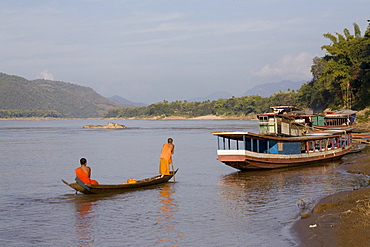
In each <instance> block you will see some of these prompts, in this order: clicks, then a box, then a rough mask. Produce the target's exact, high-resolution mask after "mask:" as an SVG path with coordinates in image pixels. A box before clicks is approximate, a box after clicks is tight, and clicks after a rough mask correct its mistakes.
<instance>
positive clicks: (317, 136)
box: [212, 130, 346, 142]
mask: <svg viewBox="0 0 370 247" xmlns="http://www.w3.org/2000/svg"><path fill="white" fill-rule="evenodd" d="M344 132H346V131H345V130H330V131H320V132H312V133H307V134H306V135H304V136H292V137H280V136H273V135H261V134H256V133H253V132H247V131H220V132H212V134H213V135H217V136H220V137H225V138H229V139H234V140H243V136H246V137H250V138H254V139H264V140H275V141H285V142H292V141H307V140H311V141H313V140H321V139H327V138H328V137H339V136H340V135H341V134H342V133H344Z"/></svg>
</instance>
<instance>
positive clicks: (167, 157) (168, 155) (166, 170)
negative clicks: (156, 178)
mask: <svg viewBox="0 0 370 247" xmlns="http://www.w3.org/2000/svg"><path fill="white" fill-rule="evenodd" d="M172 142H173V140H172V138H168V140H167V143H166V144H163V147H162V152H161V158H160V160H159V174H161V175H162V176H161V177H163V176H164V175H171V174H170V164H172V154H174V153H175V145H173V143H172Z"/></svg>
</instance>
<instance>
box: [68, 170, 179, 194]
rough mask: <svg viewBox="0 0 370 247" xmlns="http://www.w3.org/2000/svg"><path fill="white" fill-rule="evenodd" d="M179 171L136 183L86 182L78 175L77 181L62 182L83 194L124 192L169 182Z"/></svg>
mask: <svg viewBox="0 0 370 247" xmlns="http://www.w3.org/2000/svg"><path fill="white" fill-rule="evenodd" d="M177 171H178V169H177V170H176V171H171V175H165V176H163V177H162V178H161V176H160V175H158V176H154V177H151V178H145V179H141V180H137V181H136V183H123V184H85V183H84V182H82V181H81V180H80V179H79V178H78V177H76V178H75V180H76V182H75V183H68V182H66V181H65V180H63V179H62V182H63V183H65V184H66V185H68V186H69V187H71V188H72V189H74V190H76V193H77V191H78V192H81V193H83V194H108V193H122V192H125V191H128V190H132V189H136V188H142V187H147V186H151V185H156V184H161V183H166V182H168V181H169V180H170V179H171V178H172V177H173V176H174V175H175V174H176V172H177Z"/></svg>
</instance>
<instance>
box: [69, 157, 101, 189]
mask: <svg viewBox="0 0 370 247" xmlns="http://www.w3.org/2000/svg"><path fill="white" fill-rule="evenodd" d="M80 164H81V167H79V168H76V169H75V172H76V176H77V177H78V178H79V179H80V180H81V181H82V182H84V183H85V184H99V183H98V181H96V180H92V179H90V176H91V168H90V167H88V166H87V160H86V159H85V158H81V159H80Z"/></svg>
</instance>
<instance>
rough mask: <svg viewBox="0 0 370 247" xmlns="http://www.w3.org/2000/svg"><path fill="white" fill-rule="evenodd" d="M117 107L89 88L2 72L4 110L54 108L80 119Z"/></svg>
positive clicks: (0, 103) (0, 104)
mask: <svg viewBox="0 0 370 247" xmlns="http://www.w3.org/2000/svg"><path fill="white" fill-rule="evenodd" d="M117 106H118V104H117V103H116V102H113V101H111V100H108V99H106V98H104V97H103V96H101V95H100V94H98V93H96V92H95V91H94V90H93V89H91V88H89V87H83V86H79V85H76V84H72V83H67V82H61V81H49V80H42V79H39V80H27V79H25V78H22V77H19V76H14V75H7V74H4V73H0V109H1V110H26V111H28V110H48V111H50V110H53V111H57V113H58V114H57V115H58V117H75V118H80V117H100V116H101V115H102V114H103V113H104V112H106V111H108V110H109V109H111V108H113V107H117Z"/></svg>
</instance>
